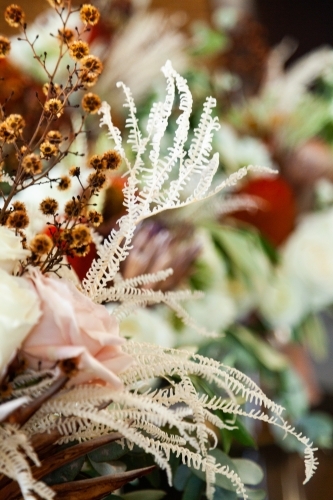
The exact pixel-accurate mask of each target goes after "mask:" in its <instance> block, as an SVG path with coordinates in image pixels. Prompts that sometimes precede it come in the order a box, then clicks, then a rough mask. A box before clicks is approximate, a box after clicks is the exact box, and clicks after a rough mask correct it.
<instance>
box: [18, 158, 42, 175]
mask: <svg viewBox="0 0 333 500" xmlns="http://www.w3.org/2000/svg"><path fill="white" fill-rule="evenodd" d="M22 168H23V170H24V171H25V172H26V173H27V174H32V175H36V174H40V173H41V171H42V169H43V166H42V162H41V160H40V157H39V156H37V155H35V154H34V153H31V154H30V155H27V156H25V157H24V158H23V160H22Z"/></svg>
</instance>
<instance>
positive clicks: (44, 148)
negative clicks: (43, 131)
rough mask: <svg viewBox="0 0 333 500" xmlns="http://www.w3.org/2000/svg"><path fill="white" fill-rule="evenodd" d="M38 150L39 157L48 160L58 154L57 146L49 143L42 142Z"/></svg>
mask: <svg viewBox="0 0 333 500" xmlns="http://www.w3.org/2000/svg"><path fill="white" fill-rule="evenodd" d="M39 149H40V157H41V158H45V159H46V160H49V159H50V158H51V156H54V155H56V154H57V152H58V148H57V146H55V145H54V144H51V142H49V141H44V142H42V144H41V145H40V147H39Z"/></svg>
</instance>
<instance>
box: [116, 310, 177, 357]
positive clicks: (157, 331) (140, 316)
mask: <svg viewBox="0 0 333 500" xmlns="http://www.w3.org/2000/svg"><path fill="white" fill-rule="evenodd" d="M164 312H165V311H163V309H162V308H159V307H158V308H156V309H138V310H137V311H135V314H131V315H130V316H129V317H127V318H125V319H124V320H123V321H122V322H121V333H122V335H123V336H124V337H130V338H133V339H134V340H135V341H136V342H148V343H151V344H158V345H160V346H162V347H175V344H176V338H177V337H176V334H175V332H174V330H173V328H172V326H171V324H170V323H169V322H168V320H167V319H166V318H165V317H164V315H165V314H164Z"/></svg>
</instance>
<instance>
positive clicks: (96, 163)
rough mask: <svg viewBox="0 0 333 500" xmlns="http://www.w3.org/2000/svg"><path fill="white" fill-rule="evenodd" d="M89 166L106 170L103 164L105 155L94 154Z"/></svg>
mask: <svg viewBox="0 0 333 500" xmlns="http://www.w3.org/2000/svg"><path fill="white" fill-rule="evenodd" d="M89 166H90V167H91V168H94V169H95V170H104V168H105V166H104V165H103V156H102V155H93V156H92V157H91V158H90V160H89Z"/></svg>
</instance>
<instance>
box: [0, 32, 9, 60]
mask: <svg viewBox="0 0 333 500" xmlns="http://www.w3.org/2000/svg"><path fill="white" fill-rule="evenodd" d="M9 52H10V41H9V39H8V38H7V37H6V36H1V35H0V58H2V57H6V56H8V54H9Z"/></svg>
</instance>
